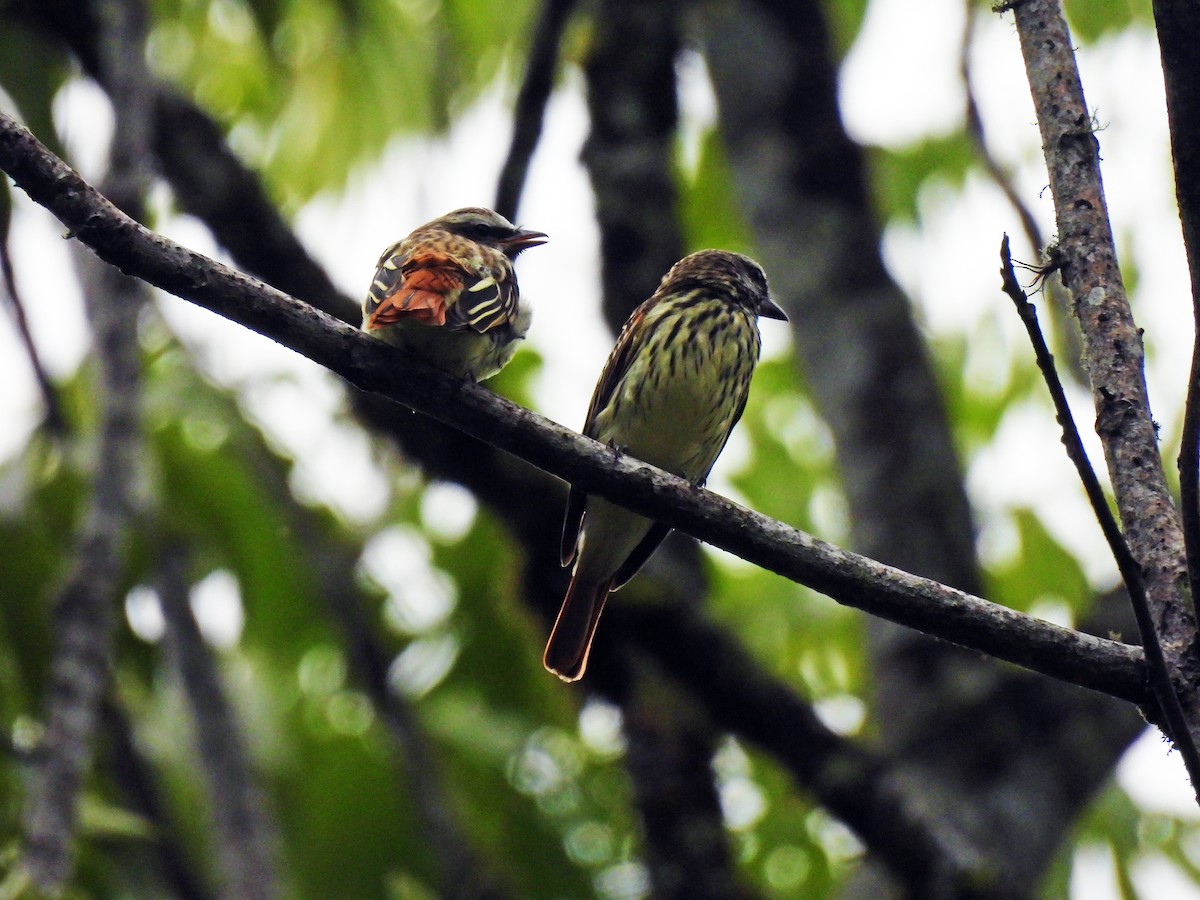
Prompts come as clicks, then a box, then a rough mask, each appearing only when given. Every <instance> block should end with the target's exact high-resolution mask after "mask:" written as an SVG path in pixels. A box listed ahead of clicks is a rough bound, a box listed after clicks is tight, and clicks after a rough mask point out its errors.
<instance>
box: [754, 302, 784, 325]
mask: <svg viewBox="0 0 1200 900" xmlns="http://www.w3.org/2000/svg"><path fill="white" fill-rule="evenodd" d="M758 314H759V315H760V316H763V317H764V318H767V319H779V321H781V322H786V321H787V320H788V317H787V313H785V312H784V311H783V310H782V309H780V308H779V306H778V305H777V304H776V303H775V301H774V300H772V299H771V298H770V297H764V298H763V300H762V302H761V303H759V304H758Z"/></svg>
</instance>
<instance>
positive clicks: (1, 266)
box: [0, 185, 67, 434]
mask: <svg viewBox="0 0 1200 900" xmlns="http://www.w3.org/2000/svg"><path fill="white" fill-rule="evenodd" d="M11 208H12V198H11V197H10V196H9V193H8V187H7V185H5V186H4V188H3V191H2V192H0V282H2V283H3V288H4V293H5V296H7V297H8V302H9V305H10V306H11V307H12V316H13V323H14V324H15V325H16V326H17V336H18V337H19V338H20V341H21V345H22V346H23V347H24V348H25V355H26V356H27V357H28V359H29V366H30V368H31V369H33V378H34V381H35V382H37V386H38V391H39V392H40V393H41V395H42V405H43V406H44V407H45V424H46V427H47V428H49V429H50V431H51V433H52V434H63V433H64V432H65V431H66V430H67V419H66V416H64V415H63V411H62V403H61V402H60V401H59V399H58V391H57V390H55V388H54V384H53V383H52V382H51V381H50V376H49V375H48V374H47V373H46V367H45V366H44V365H42V358H41V356H40V355H39V354H38V350H37V345H36V344H34V342H33V334H32V333H31V332H30V330H29V320H28V319H27V318H26V317H25V304H24V303H23V302H22V300H21V295H20V293H19V292H18V291H17V279H16V275H15V273H14V272H13V265H12V255H11V254H10V253H9V252H8V233H9V225H10V213H11Z"/></svg>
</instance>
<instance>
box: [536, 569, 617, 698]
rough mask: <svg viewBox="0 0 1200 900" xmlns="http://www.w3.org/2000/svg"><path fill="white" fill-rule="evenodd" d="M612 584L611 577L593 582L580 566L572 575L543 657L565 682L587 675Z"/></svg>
mask: <svg viewBox="0 0 1200 900" xmlns="http://www.w3.org/2000/svg"><path fill="white" fill-rule="evenodd" d="M611 587H612V579H611V578H607V579H605V580H604V581H601V582H598V583H597V582H594V581H589V580H586V579H584V578H581V577H580V575H579V571H578V569H577V570H576V572H575V574H574V575H573V576H572V577H571V584H570V586H569V587H568V588H567V595H566V596H565V597H564V598H563V602H562V608H561V609H560V610H559V611H558V618H557V619H556V620H555V622H554V629H553V630H552V631H551V632H550V640H549V641H547V642H546V652H545V654H544V655H543V656H542V664H543V665H544V666H545V667H546V668H547V669H548V670H549V671H551V672H553V673H554V674H555V675H557V676H558V677H559V678H561V679H562V680H563V681H578V680H579V679H580V678H582V677H583V673H584V670H585V669H587V663H588V654H589V653H591V651H592V639H593V638H594V637H595V636H596V625H597V624H599V622H600V613H602V612H603V611H604V602H605V601H606V600H607V599H608V594H609V590H610V589H611Z"/></svg>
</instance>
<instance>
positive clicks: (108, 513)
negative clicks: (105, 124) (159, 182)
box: [23, 0, 150, 892]
mask: <svg viewBox="0 0 1200 900" xmlns="http://www.w3.org/2000/svg"><path fill="white" fill-rule="evenodd" d="M98 11H99V15H98V19H99V20H100V23H101V28H102V29H103V30H104V32H105V34H106V40H105V41H104V42H103V43H104V46H105V48H106V52H105V55H104V57H103V59H102V62H101V65H102V66H103V67H104V68H105V69H106V70H107V71H109V72H111V73H112V77H113V81H114V84H115V85H116V87H117V90H116V93H115V96H116V101H117V102H116V103H115V106H116V111H117V124H118V127H117V130H116V134H115V137H114V139H113V146H112V153H111V156H112V162H111V164H110V171H109V175H108V182H109V184H110V185H111V188H112V190H113V195H114V196H115V197H117V198H118V199H119V201H120V202H121V203H122V205H124V206H125V207H126V208H128V209H131V210H136V209H137V208H138V207H139V205H140V201H141V192H142V189H143V187H144V184H145V178H146V173H145V171H144V168H143V166H144V164H145V160H146V158H147V155H148V154H147V152H146V145H147V141H148V139H149V127H150V126H149V110H148V108H147V104H146V102H145V101H146V97H145V95H144V93H143V92H142V91H141V89H140V83H141V79H139V77H138V74H137V72H135V71H134V69H136V68H137V66H138V62H137V61H138V60H140V59H141V51H142V46H143V34H144V28H145V22H144V20H143V18H142V13H143V12H144V10H143V9H142V8H141V7H140V6H139V5H138V4H136V3H133V2H130V0H99V3H98ZM82 262H83V263H84V264H90V265H92V266H95V267H96V269H97V274H96V276H95V277H94V278H93V277H89V278H86V279H85V282H86V284H87V289H86V290H85V296H84V298H85V301H86V306H87V313H88V319H89V321H90V323H91V326H92V331H93V338H94V347H95V358H96V364H97V377H98V385H97V396H98V402H99V407H100V433H99V442H98V456H97V459H96V462H95V468H94V470H93V472H92V474H91V486H90V497H89V499H88V503H87V508H86V510H85V512H84V517H83V520H82V524H81V526H80V530H79V534H78V536H77V538H76V546H75V548H74V550H73V552H72V559H71V563H70V573H69V575H68V577H67V581H66V585H65V587H64V588H63V589H62V592H61V593H60V595H59V597H58V599H57V602H56V604H55V608H54V631H55V640H56V645H55V648H54V655H53V659H52V661H51V677H50V689H49V695H48V697H47V713H46V717H47V724H46V737H45V744H44V754H45V755H44V756H43V757H42V758H41V759H39V764H38V765H37V767H36V769H35V772H34V775H33V778H32V780H31V782H30V786H29V791H28V794H27V796H26V806H25V814H24V821H23V825H24V830H25V841H26V855H25V861H24V862H25V865H26V867H27V869H28V871H29V873H30V875H31V877H32V878H33V880H34V881H35V882H36V883H37V884H38V885H39V887H41V888H42V889H43V890H46V891H48V892H53V891H56V890H58V889H59V888H61V886H62V885H63V884H64V882H65V881H66V880H67V878H68V877H69V876H70V873H71V868H72V864H73V861H72V854H71V844H72V841H73V838H74V833H75V824H76V805H77V797H78V792H79V789H80V787H81V786H82V783H83V778H84V776H85V774H86V771H87V769H88V767H89V765H90V764H91V759H92V752H93V747H92V744H93V741H94V738H95V733H96V726H97V722H98V718H99V713H100V703H101V700H102V698H103V695H104V691H105V688H106V686H107V682H108V669H109V657H110V654H111V643H112V632H113V624H114V606H115V603H116V595H117V590H118V579H119V576H120V572H121V567H122V564H123V556H124V547H125V542H126V538H127V534H128V531H129V525H130V521H131V518H132V515H133V513H134V507H135V499H134V498H135V488H134V485H135V480H136V473H137V470H138V467H137V461H138V458H139V449H140V440H141V435H140V432H139V418H140V410H139V407H140V394H141V373H140V366H141V358H140V352H139V348H138V339H137V312H138V309H139V308H140V306H141V304H142V302H143V299H144V298H143V292H144V288H143V285H142V284H141V283H139V282H137V281H134V280H132V279H129V278H124V277H122V275H121V274H120V273H118V272H117V271H116V270H114V269H112V268H109V267H107V266H96V261H95V260H94V259H93V258H91V257H90V256H89V257H87V258H85V259H84V260H82Z"/></svg>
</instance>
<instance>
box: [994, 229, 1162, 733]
mask: <svg viewBox="0 0 1200 900" xmlns="http://www.w3.org/2000/svg"><path fill="white" fill-rule="evenodd" d="M1000 280H1001V289H1002V290H1003V291H1004V293H1005V294H1007V295H1008V297H1009V299H1011V300H1012V302H1013V304H1014V305H1015V306H1016V308H1017V314H1018V315H1019V316H1020V317H1021V322H1022V323H1023V324H1024V325H1025V331H1026V333H1027V334H1028V335H1029V342H1030V343H1031V344H1033V353H1034V356H1035V357H1036V359H1037V366H1038V369H1040V370H1041V372H1042V378H1043V379H1045V382H1046V388H1047V390H1048V391H1049V392H1050V399H1051V400H1052V401H1053V403H1054V414H1055V418H1056V419H1057V421H1058V424H1059V425H1060V426H1062V432H1063V433H1062V442H1063V446H1064V447H1066V450H1067V456H1068V457H1069V458H1070V460H1071V462H1072V463H1073V464H1074V466H1075V471H1076V472H1077V473H1078V474H1079V480H1080V481H1081V482H1083V489H1084V492H1085V493H1086V494H1087V498H1088V502H1089V503H1090V504H1091V506H1092V512H1093V513H1094V514H1095V516H1096V520H1097V521H1098V522H1099V523H1100V530H1101V532H1103V534H1104V540H1105V541H1107V542H1108V548H1109V552H1111V553H1112V555H1113V559H1115V560H1116V563H1117V570H1118V571H1119V572H1120V573H1121V579H1122V580H1123V581H1124V582H1125V589H1126V591H1128V592H1129V602H1130V603H1131V604H1132V605H1133V612H1134V615H1135V616H1136V617H1137V623H1138V630H1139V631H1140V632H1141V635H1142V648H1143V649H1144V650H1145V651H1146V662H1147V663H1148V665H1149V672H1150V684H1151V687H1152V689H1153V690H1154V696H1155V699H1156V700H1158V705H1159V711H1160V712H1161V713H1162V715H1163V716H1165V717H1166V721H1165V724H1166V725H1167V727H1168V728H1169V729H1170V730H1171V731H1172V732H1174V731H1175V729H1177V728H1183V727H1185V726H1184V721H1183V711H1182V710H1181V709H1180V708H1179V701H1178V699H1177V698H1176V697H1175V692H1174V691H1173V690H1172V689H1171V683H1170V677H1169V675H1168V672H1167V664H1166V660H1165V659H1164V658H1163V653H1162V648H1161V647H1160V646H1159V645H1158V642H1157V641H1156V640H1154V619H1153V617H1152V615H1151V613H1150V605H1149V603H1148V602H1147V600H1146V587H1145V585H1144V584H1143V583H1142V570H1141V567H1140V566H1139V565H1138V564H1137V560H1135V559H1134V558H1133V554H1132V553H1130V552H1129V545H1128V544H1126V543H1125V536H1124V535H1123V534H1121V527H1120V526H1119V525H1118V524H1117V520H1116V518H1115V517H1114V516H1113V513H1112V509H1111V508H1110V507H1109V505H1108V498H1107V497H1105V496H1104V488H1103V487H1101V485H1100V479H1099V478H1098V477H1097V475H1096V470H1095V469H1093V468H1092V464H1091V462H1090V461H1089V460H1088V456H1087V451H1086V450H1085V449H1084V447H1083V441H1082V440H1081V439H1080V436H1079V429H1078V427H1077V426H1076V425H1075V417H1074V416H1073V415H1072V414H1071V406H1070V403H1068V401H1067V395H1066V392H1065V391H1064V390H1063V385H1062V381H1061V380H1060V379H1059V377H1058V371H1057V370H1056V368H1055V365H1054V356H1053V354H1051V352H1050V348H1049V347H1048V346H1046V339H1045V337H1044V336H1043V335H1042V329H1041V327H1040V326H1039V325H1038V317H1037V308H1036V307H1035V306H1034V305H1033V304H1032V303H1030V302H1029V297H1028V296H1027V295H1026V293H1025V291H1024V290H1022V289H1021V285H1020V283H1019V282H1018V281H1017V274H1016V272H1015V271H1013V262H1012V254H1011V253H1010V252H1009V246H1008V235H1007V234H1006V235H1004V239H1003V240H1002V241H1001V242H1000ZM1152 718H1154V719H1156V720H1157V719H1158V717H1155V716H1152Z"/></svg>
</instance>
